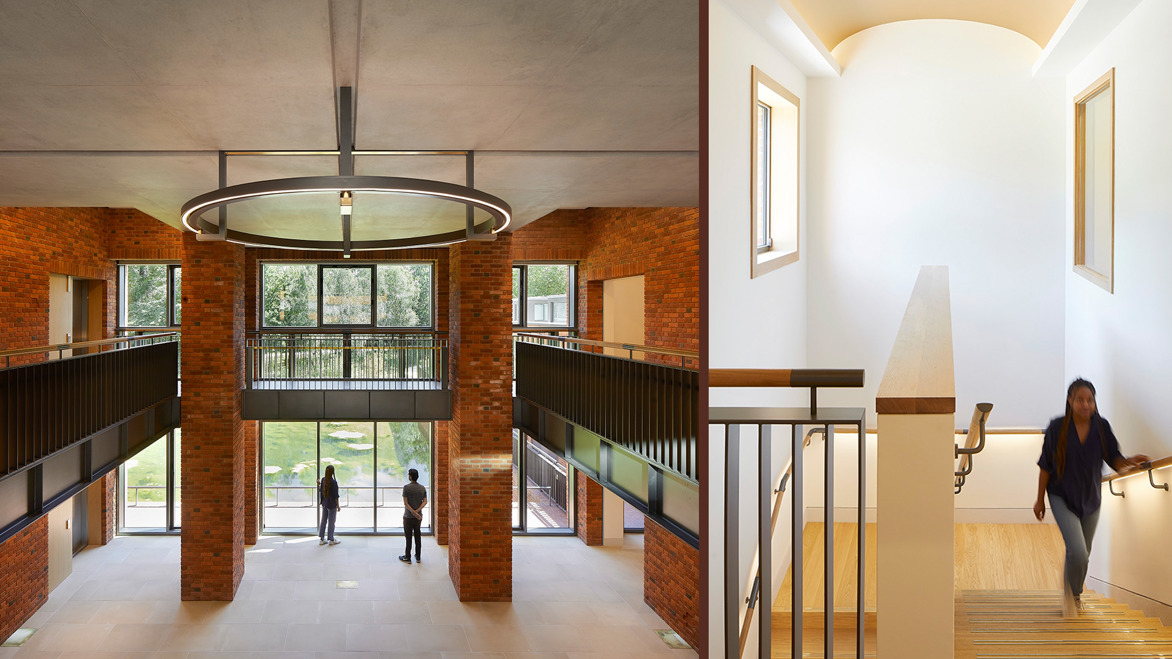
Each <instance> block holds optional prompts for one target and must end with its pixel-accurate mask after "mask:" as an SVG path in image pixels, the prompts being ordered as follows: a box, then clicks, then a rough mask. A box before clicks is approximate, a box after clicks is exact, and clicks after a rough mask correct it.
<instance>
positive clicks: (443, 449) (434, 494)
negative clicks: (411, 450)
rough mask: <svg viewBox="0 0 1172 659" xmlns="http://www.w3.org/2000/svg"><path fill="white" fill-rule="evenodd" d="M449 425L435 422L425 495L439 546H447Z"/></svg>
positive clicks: (443, 422) (444, 422) (445, 422)
mask: <svg viewBox="0 0 1172 659" xmlns="http://www.w3.org/2000/svg"><path fill="white" fill-rule="evenodd" d="M449 425H451V424H450V423H449V422H447V421H436V422H435V426H434V427H435V443H434V453H433V456H434V458H435V465H434V469H435V472H434V473H433V474H432V475H431V491H430V492H428V493H427V495H428V502H429V503H430V504H431V505H432V506H433V507H432V512H433V513H434V515H435V522H434V523H435V526H434V527H433V529H432V530H433V532H434V533H435V542H436V544H440V545H446V544H448V478H449V477H450V472H449V470H448V451H449V448H448V426H449Z"/></svg>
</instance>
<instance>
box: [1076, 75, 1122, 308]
mask: <svg viewBox="0 0 1172 659" xmlns="http://www.w3.org/2000/svg"><path fill="white" fill-rule="evenodd" d="M1114 87H1115V69H1111V70H1110V71H1108V72H1107V73H1106V74H1105V75H1104V76H1103V77H1101V78H1099V79H1098V80H1096V81H1095V82H1094V83H1093V84H1092V85H1091V86H1090V87H1088V88H1087V89H1086V90H1084V91H1083V92H1082V93H1081V94H1079V95H1078V96H1077V97H1076V98H1075V99H1074V117H1075V136H1074V150H1075V173H1074V180H1075V181H1074V189H1075V204H1074V271H1075V272H1077V273H1078V274H1080V275H1082V276H1083V277H1085V278H1086V279H1088V280H1090V281H1092V282H1094V283H1095V284H1097V285H1099V286H1101V287H1102V288H1104V289H1106V290H1107V292H1109V293H1110V292H1114V286H1115V282H1114V279H1115V263H1114V251H1115V155H1114V154H1115V94H1114Z"/></svg>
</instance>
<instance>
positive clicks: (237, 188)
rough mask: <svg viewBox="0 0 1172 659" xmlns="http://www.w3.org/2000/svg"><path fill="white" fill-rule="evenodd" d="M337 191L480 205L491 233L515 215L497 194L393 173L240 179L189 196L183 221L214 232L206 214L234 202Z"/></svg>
mask: <svg viewBox="0 0 1172 659" xmlns="http://www.w3.org/2000/svg"><path fill="white" fill-rule="evenodd" d="M321 192H333V193H338V194H342V193H345V192H348V193H351V195H353V194H354V193H368V194H389V195H412V196H419V197H429V198H432V199H437V200H441V201H451V202H454V203H459V204H464V205H466V206H469V207H475V208H479V209H481V210H484V211H486V212H487V213H488V214H489V216H490V217H489V219H487V220H483V221H481V222H480V223H479V224H476V225H475V226H474V227H473V232H474V233H475V234H481V235H485V236H487V235H490V234H494V233H497V232H499V231H502V230H504V229H505V227H507V226H508V225H509V222H510V221H511V220H512V208H511V207H510V206H509V205H508V204H507V203H505V201H504V200H502V199H500V198H499V197H496V196H493V195H490V194H488V193H486V192H483V191H480V190H477V189H475V188H471V187H468V186H464V185H458V184H455V183H446V182H443V181H431V180H426V179H415V178H401V177H391V176H303V177H295V178H283V179H272V180H267V181H254V182H251V183H242V184H240V185H233V186H228V187H224V188H220V189H218V190H213V191H211V192H207V193H205V194H202V195H199V196H198V197H195V198H193V199H191V200H190V201H188V202H187V203H186V204H184V205H183V208H182V209H181V220H182V222H183V225H184V226H185V227H187V228H188V229H189V230H191V231H194V232H196V233H211V234H215V233H218V232H219V231H220V227H219V225H218V224H216V223H215V222H211V221H209V220H206V219H203V217H202V216H203V215H204V214H205V213H206V212H207V211H210V210H213V209H218V208H226V207H227V206H229V205H231V204H233V203H236V202H243V201H249V200H253V199H258V198H264V197H275V196H287V195H296V194H308V193H321ZM224 233H225V239H226V240H228V241H230V242H235V243H241V244H245V245H254V246H262V247H285V248H291V249H308V250H341V249H344V248H345V247H346V246H345V245H344V243H343V241H341V240H337V241H331V240H309V239H300V238H288V237H281V236H274V235H266V234H257V233H247V232H244V231H238V230H234V229H232V228H231V227H230V226H229V228H228V229H227V230H226V231H225V232H224ZM467 239H468V235H467V230H466V228H462V229H460V230H458V231H448V232H442V233H433V234H423V235H416V236H411V237H407V238H393V239H385V240H365V241H354V242H352V243H350V244H349V246H348V247H349V249H350V250H356V251H357V250H373V249H394V248H403V247H421V246H431V245H442V244H451V243H456V242H460V241H463V240H467Z"/></svg>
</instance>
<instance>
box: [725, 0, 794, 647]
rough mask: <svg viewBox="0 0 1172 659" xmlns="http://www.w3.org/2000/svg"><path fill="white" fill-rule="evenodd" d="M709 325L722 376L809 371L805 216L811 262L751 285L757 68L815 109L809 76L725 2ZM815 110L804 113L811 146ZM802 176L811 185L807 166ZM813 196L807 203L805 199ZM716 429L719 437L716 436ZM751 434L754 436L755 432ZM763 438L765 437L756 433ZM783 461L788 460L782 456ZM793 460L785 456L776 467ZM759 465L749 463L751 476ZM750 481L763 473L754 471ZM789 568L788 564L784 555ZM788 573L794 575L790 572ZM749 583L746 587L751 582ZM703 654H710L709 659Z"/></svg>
mask: <svg viewBox="0 0 1172 659" xmlns="http://www.w3.org/2000/svg"><path fill="white" fill-rule="evenodd" d="M708 40H709V61H708V67H709V68H708V80H709V83H708V84H709V87H708V106H709V120H708V131H709V140H708V149H709V210H708V217H709V226H708V258H709V270H708V284H709V289H708V290H709V293H708V301H707V304H708V319H709V320H708V322H709V336H710V337H712V338H711V340H710V341H709V348H708V350H709V355H710V364H711V366H713V367H716V368H748V367H755V368H803V367H805V366H806V263H807V262H808V257H807V256H805V254H806V253H807V250H808V246H807V242H808V241H807V239H806V235H807V230H806V225H805V210H804V206H805V205H804V203H803V208H802V210H801V211H800V212H799V220H798V221H799V226H800V234H801V243H800V244H799V250H800V252H801V253H802V254H803V256H802V257H801V258H800V260H799V261H798V262H797V263H793V264H790V265H787V266H785V267H783V268H781V269H779V270H776V271H774V272H771V273H768V274H766V275H765V276H763V277H759V278H757V279H750V277H749V243H750V240H751V239H750V225H749V223H750V221H751V213H750V203H749V202H750V200H749V181H750V172H749V169H750V153H751V149H750V140H751V135H750V128H751V125H750V116H751V99H752V96H751V94H750V92H751V85H750V75H751V67H752V66H756V67H758V68H760V69H761V70H763V71H764V72H765V73H766V74H768V75H769V76H770V77H771V78H773V79H774V80H776V81H777V82H779V83H780V84H782V85H783V86H784V87H785V88H786V89H788V90H789V91H790V92H792V93H794V94H795V95H797V96H798V98H799V99H801V100H802V102H803V104H804V103H805V96H806V79H805V76H804V75H803V74H802V73H801V72H800V71H799V70H798V69H797V68H796V67H795V66H794V65H793V64H791V63H790V62H789V61H787V60H786V59H785V57H783V56H782V55H781V54H779V53H778V52H777V50H775V49H774V48H773V47H772V46H770V45H769V43H768V42H767V41H766V40H765V38H764V37H762V36H761V35H760V34H759V33H757V32H756V31H755V28H754V27H752V26H750V25H749V24H747V23H746V22H745V21H744V20H742V19H741V18H740V17H739V16H738V15H737V14H736V13H735V12H734V11H733V10H732V9H730V8H729V7H728V6H727V5H726V4H725V3H724V2H721V1H720V0H711V1H710V2H709V16H708ZM806 113H807V110H806V108H805V107H804V106H803V107H802V126H803V128H802V131H803V135H802V136H801V140H802V143H803V144H804V143H805V135H804V130H805V129H804V126H805V122H806V117H807V114H806ZM799 176H800V177H801V179H802V180H803V181H804V180H805V174H804V159H803V163H802V166H801V168H800V169H799ZM803 196H804V195H803ZM709 397H710V398H709V403H710V405H713V406H720V405H738V406H740V405H792V404H800V401H801V400H802V399H801V394H800V393H798V392H783V393H779V392H777V391H756V390H723V391H722V390H717V389H714V390H711V391H710V393H709ZM713 430H715V431H716V432H712V431H713ZM746 432H748V429H746ZM753 432H754V433H755V429H754V431H753ZM722 433H723V429H721V428H712V429H710V435H709V443H708V446H709V462H708V464H709V465H711V466H712V467H711V468H710V470H709V478H708V480H707V482H706V483H705V487H706V488H707V490H708V496H709V501H710V503H709V525H708V528H707V529H706V533H707V537H708V538H709V539H710V541H709V545H708V546H709V548H710V550H709V552H708V554H709V555H708V557H707V559H708V561H709V563H708V566H709V568H708V569H709V580H708V588H709V591H708V592H709V593H710V596H709V598H708V604H707V605H708V607H709V608H708V616H709V625H708V638H709V647H708V648H707V650H708V652H709V654H711V656H720V655H721V654H722V653H723V645H722V643H723V639H724V629H723V623H724V608H723V607H724V587H723V570H724V545H723V538H724V515H723V511H724V504H723V502H724V495H723V493H724V486H725V469H724V468H723V465H724V463H725V459H724V446H725V445H724V438H723V434H722ZM779 453H780V452H779ZM783 457H784V456H782V455H778V456H775V463H776V462H777V460H780V459H782V458H783ZM752 464H753V460H750V458H749V457H748V456H745V458H744V459H743V460H742V472H741V473H742V474H744V473H745V471H746V470H751V469H752V468H753V467H752ZM749 473H754V472H752V471H749ZM755 482H756V479H748V478H742V479H741V481H740V486H741V487H740V489H739V492H740V495H739V496H740V497H741V500H742V501H750V502H755V501H756V499H755V497H754V491H753V486H754V483H755ZM739 512H740V516H739V524H740V526H741V528H742V529H745V530H746V531H745V532H744V533H742V537H743V540H742V542H741V545H742V551H741V556H740V561H741V565H742V566H743V570H742V571H743V572H744V575H742V576H746V575H747V573H748V564H749V563H750V562H751V561H752V555H753V553H754V549H755V547H754V546H750V540H755V537H756V536H755V533H751V532H750V531H749V530H751V529H755V526H754V524H755V515H756V512H757V508H756V504H755V503H753V504H752V505H743V506H741V507H740V509H739ZM775 560H777V561H778V562H780V563H784V562H785V561H786V560H787V559H785V558H784V557H782V556H775ZM782 574H784V570H783V571H782ZM741 582H742V583H744V582H745V579H741ZM753 642H755V641H753ZM702 654H703V653H702Z"/></svg>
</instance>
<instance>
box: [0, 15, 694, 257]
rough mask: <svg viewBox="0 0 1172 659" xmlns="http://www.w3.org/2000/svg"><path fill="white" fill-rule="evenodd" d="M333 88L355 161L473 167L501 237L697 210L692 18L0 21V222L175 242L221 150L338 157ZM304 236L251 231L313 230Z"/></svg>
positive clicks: (457, 174)
mask: <svg viewBox="0 0 1172 659" xmlns="http://www.w3.org/2000/svg"><path fill="white" fill-rule="evenodd" d="M344 85H346V86H352V87H353V88H354V94H355V99H356V101H355V103H356V111H355V115H356V118H355V135H356V137H355V147H356V148H357V149H359V150H416V149H418V150H449V149H451V150H468V149H471V150H475V151H476V152H477V154H476V159H475V162H476V187H477V188H479V189H481V190H484V191H485V192H488V193H490V194H494V195H496V196H498V197H501V198H503V199H504V200H505V201H507V202H509V203H510V204H511V205H512V206H513V209H514V211H515V217H514V222H513V225H512V227H513V228H516V227H519V226H523V225H525V224H526V223H528V222H531V221H533V220H535V219H537V218H539V217H541V216H543V215H545V214H546V213H549V212H551V211H553V210H556V209H558V208H580V207H586V206H664V205H670V206H694V205H697V204H698V203H699V156H698V154H699V103H700V101H699V2H694V1H691V0H557V1H551V0H425V1H421V0H182V2H159V1H158V0H38V1H37V2H27V1H26V0H0V206H110V207H131V208H137V209H139V210H142V211H143V212H146V213H147V214H149V215H152V216H154V217H156V218H158V219H160V220H162V221H164V222H167V223H168V224H172V225H175V226H178V224H179V222H178V218H179V209H180V206H182V204H183V203H184V202H186V201H187V200H188V199H190V198H192V197H194V196H196V195H198V194H201V193H204V192H207V191H209V190H212V189H214V188H215V187H216V186H217V177H218V174H217V171H218V170H217V153H218V152H219V151H220V150H227V151H247V150H265V151H275V150H326V151H330V150H335V149H337V148H338V138H337V128H336V125H337V124H336V122H337V118H336V106H337V102H336V90H337V88H338V87H340V86H344ZM336 173H337V162H336V158H328V157H325V158H323V157H320V156H319V157H291V156H280V157H275V156H270V157H248V158H245V157H236V156H234V157H231V158H229V175H228V179H229V181H228V182H229V183H230V184H233V183H241V182H246V181H251V180H260V179H265V178H278V177H286V176H304V175H317V174H324V175H331V174H336ZM356 173H358V174H369V175H386V176H414V177H420V178H435V179H440V180H452V181H453V182H459V183H462V182H463V173H464V168H463V158H462V157H461V158H453V157H440V156H429V157H414V158H403V157H396V158H379V157H366V158H359V159H358V161H357V163H356ZM412 208H413V210H412V212H413V213H417V214H418V216H419V217H422V216H423V215H424V214H426V213H429V212H434V209H432V210H426V211H424V210H421V209H419V208H416V207H415V206H412ZM357 210H358V209H357V207H356V212H357ZM247 214H248V213H245V214H244V215H247ZM262 214H263V212H262ZM303 215H306V213H305V212H301V213H296V212H292V211H291V210H290V211H289V216H288V217H282V218H272V217H270V218H267V219H265V220H263V221H267V222H270V223H271V222H275V223H277V224H281V225H282V226H286V227H290V228H291V229H290V230H294V231H304V232H305V233H306V234H307V235H308V234H309V233H312V232H313V231H317V230H320V227H316V228H314V227H312V226H311V225H312V224H313V222H312V220H305V219H304V218H302V219H299V218H300V217H301V216H303ZM458 215H459V217H460V218H462V216H463V211H462V207H460V209H458ZM437 221H439V220H437ZM445 221H446V220H445ZM298 227H300V228H298Z"/></svg>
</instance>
